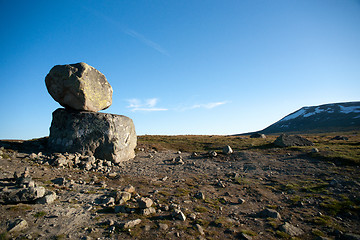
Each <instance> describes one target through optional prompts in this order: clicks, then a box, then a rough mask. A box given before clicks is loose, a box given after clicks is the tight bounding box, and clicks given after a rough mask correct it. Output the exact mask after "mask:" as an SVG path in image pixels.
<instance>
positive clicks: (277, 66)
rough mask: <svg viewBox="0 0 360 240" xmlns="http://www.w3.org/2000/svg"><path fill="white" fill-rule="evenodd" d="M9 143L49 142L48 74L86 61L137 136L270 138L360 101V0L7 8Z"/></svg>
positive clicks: (3, 5)
mask: <svg viewBox="0 0 360 240" xmlns="http://www.w3.org/2000/svg"><path fill="white" fill-rule="evenodd" d="M0 29H1V33H0V72H1V75H0V84H1V85H0V86H1V94H0V108H1V115H0V139H32V138H38V137H43V136H48V135H49V127H50V124H51V119H52V112H53V111H55V110H56V109H57V108H59V107H61V106H60V105H59V104H58V103H57V102H55V101H54V100H53V99H52V98H51V96H50V95H49V94H48V92H47V89H46V86H45V76H46V75H47V74H48V72H49V71H50V69H51V68H52V67H53V66H55V65H62V64H71V63H78V62H86V63H87V64H89V65H91V66H93V67H94V68H96V69H98V70H99V71H100V72H102V73H103V74H104V75H105V76H106V78H107V80H108V81H109V83H110V84H111V86H112V88H113V103H112V105H111V107H109V108H108V109H106V110H105V111H102V112H106V113H113V114H119V115H125V116H128V117H130V118H131V119H133V121H134V124H135V128H136V132H137V134H138V135H145V134H157V135H179V134H206V135H228V134H239V133H246V132H252V131H259V130H262V129H264V128H266V127H267V126H269V125H271V124H272V123H274V122H276V121H278V120H280V119H281V118H283V117H284V116H286V115H288V114H290V113H292V112H294V111H296V110H298V109H299V108H301V107H304V106H315V105H320V104H326V103H336V102H348V101H359V100H360V1H359V0H271V1H270V0H226V1H220V0H216V1H215V0H207V1H203V0H191V1H190V0H181V1H179V0H154V1H142V0H136V1H134V0H113V1H110V0H107V1H106V0H104V1H97V0H88V1H84V0H77V1H70V0H62V1H48V0H46V1H41V0H34V1H28V0H0Z"/></svg>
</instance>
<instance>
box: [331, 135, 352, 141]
mask: <svg viewBox="0 0 360 240" xmlns="http://www.w3.org/2000/svg"><path fill="white" fill-rule="evenodd" d="M331 140H344V141H347V140H349V138H348V137H344V136H336V137H333V138H332V139H331Z"/></svg>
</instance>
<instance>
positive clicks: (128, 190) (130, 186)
mask: <svg viewBox="0 0 360 240" xmlns="http://www.w3.org/2000/svg"><path fill="white" fill-rule="evenodd" d="M123 191H124V192H128V193H134V192H135V187H134V186H132V185H127V186H126V187H124V189H123Z"/></svg>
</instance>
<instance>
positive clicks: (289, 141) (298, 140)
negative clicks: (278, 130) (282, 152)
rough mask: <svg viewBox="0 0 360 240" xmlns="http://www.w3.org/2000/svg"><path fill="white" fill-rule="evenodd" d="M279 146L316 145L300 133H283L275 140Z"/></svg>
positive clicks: (275, 143)
mask: <svg viewBox="0 0 360 240" xmlns="http://www.w3.org/2000/svg"><path fill="white" fill-rule="evenodd" d="M274 145H276V146H278V147H291V146H314V143H312V142H311V141H309V140H307V139H306V138H303V137H301V136H298V135H287V134H281V135H280V136H279V137H278V138H277V139H276V140H275V142H274Z"/></svg>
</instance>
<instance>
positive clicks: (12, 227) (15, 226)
mask: <svg viewBox="0 0 360 240" xmlns="http://www.w3.org/2000/svg"><path fill="white" fill-rule="evenodd" d="M28 226H29V225H28V223H27V221H26V220H24V219H22V218H17V219H15V220H14V221H13V222H11V223H10V224H9V226H8V229H7V230H8V232H9V233H13V232H20V231H22V230H25V229H26V228H28Z"/></svg>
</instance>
